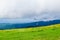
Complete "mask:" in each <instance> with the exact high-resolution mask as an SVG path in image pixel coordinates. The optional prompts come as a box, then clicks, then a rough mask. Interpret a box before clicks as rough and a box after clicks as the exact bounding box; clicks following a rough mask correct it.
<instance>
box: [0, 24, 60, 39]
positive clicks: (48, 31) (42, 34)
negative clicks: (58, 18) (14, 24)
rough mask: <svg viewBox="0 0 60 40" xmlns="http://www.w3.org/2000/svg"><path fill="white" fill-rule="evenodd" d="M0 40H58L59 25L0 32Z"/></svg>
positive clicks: (59, 35) (59, 33)
mask: <svg viewBox="0 0 60 40" xmlns="http://www.w3.org/2000/svg"><path fill="white" fill-rule="evenodd" d="M0 40H60V24H55V25H50V26H43V27H33V28H22V29H7V30H0Z"/></svg>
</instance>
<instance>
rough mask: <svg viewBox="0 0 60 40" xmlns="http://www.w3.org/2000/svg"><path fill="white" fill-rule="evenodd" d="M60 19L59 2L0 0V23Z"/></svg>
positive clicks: (56, 0) (45, 0) (48, 0)
mask: <svg viewBox="0 0 60 40" xmlns="http://www.w3.org/2000/svg"><path fill="white" fill-rule="evenodd" d="M58 19H60V0H0V23H28V22H36V21H49V20H58Z"/></svg>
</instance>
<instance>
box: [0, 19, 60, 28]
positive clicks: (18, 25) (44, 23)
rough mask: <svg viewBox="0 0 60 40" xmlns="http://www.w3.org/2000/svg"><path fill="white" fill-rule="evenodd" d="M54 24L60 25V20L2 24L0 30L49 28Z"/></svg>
mask: <svg viewBox="0 0 60 40" xmlns="http://www.w3.org/2000/svg"><path fill="white" fill-rule="evenodd" d="M52 24H60V20H51V21H37V22H31V23H0V29H12V28H28V27H37V26H47V25H52Z"/></svg>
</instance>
